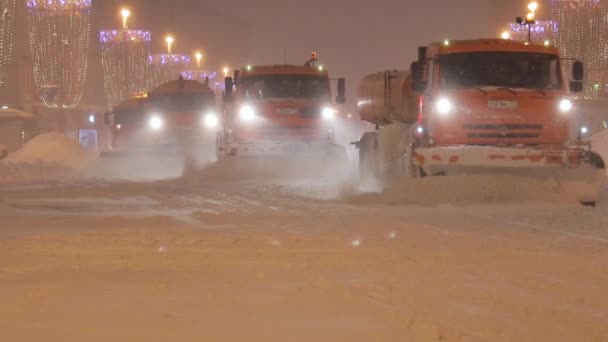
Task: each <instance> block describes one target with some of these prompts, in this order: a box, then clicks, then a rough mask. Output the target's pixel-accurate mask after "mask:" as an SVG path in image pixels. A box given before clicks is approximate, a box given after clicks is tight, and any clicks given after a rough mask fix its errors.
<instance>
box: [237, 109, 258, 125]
mask: <svg viewBox="0 0 608 342" xmlns="http://www.w3.org/2000/svg"><path fill="white" fill-rule="evenodd" d="M239 118H240V119H241V121H243V122H252V121H253V120H255V109H254V108H253V107H252V106H249V105H244V106H243V107H241V110H240V111H239Z"/></svg>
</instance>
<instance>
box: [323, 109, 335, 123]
mask: <svg viewBox="0 0 608 342" xmlns="http://www.w3.org/2000/svg"><path fill="white" fill-rule="evenodd" d="M335 114H336V111H335V110H334V109H333V108H331V107H325V108H323V110H322V111H321V115H322V116H323V119H325V120H331V119H333V118H334V115H335Z"/></svg>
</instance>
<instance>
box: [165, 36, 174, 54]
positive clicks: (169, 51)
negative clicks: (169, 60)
mask: <svg viewBox="0 0 608 342" xmlns="http://www.w3.org/2000/svg"><path fill="white" fill-rule="evenodd" d="M174 41H175V39H174V38H173V37H172V36H167V38H165V42H167V53H169V54H171V46H172V45H173V42H174Z"/></svg>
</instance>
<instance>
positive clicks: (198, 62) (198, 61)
mask: <svg viewBox="0 0 608 342" xmlns="http://www.w3.org/2000/svg"><path fill="white" fill-rule="evenodd" d="M194 58H196V67H197V68H199V69H200V67H201V61H202V60H203V53H202V52H200V51H197V52H196V53H195V54H194Z"/></svg>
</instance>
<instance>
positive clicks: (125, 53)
mask: <svg viewBox="0 0 608 342" xmlns="http://www.w3.org/2000/svg"><path fill="white" fill-rule="evenodd" d="M129 14H130V13H129ZM150 42H151V33H150V32H149V31H143V30H130V29H126V28H123V29H115V30H109V31H101V32H99V43H100V46H101V63H102V66H103V73H104V86H105V91H106V100H107V104H108V107H112V106H115V105H117V104H119V103H120V102H122V101H124V100H126V99H129V98H131V97H133V96H135V95H136V94H139V93H142V92H145V91H147V90H148V89H149V85H150V77H149V76H150V75H149V74H150V65H149V63H148V55H149V54H150Z"/></svg>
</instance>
